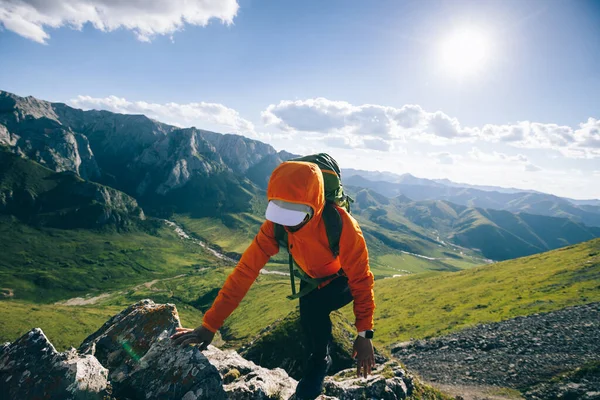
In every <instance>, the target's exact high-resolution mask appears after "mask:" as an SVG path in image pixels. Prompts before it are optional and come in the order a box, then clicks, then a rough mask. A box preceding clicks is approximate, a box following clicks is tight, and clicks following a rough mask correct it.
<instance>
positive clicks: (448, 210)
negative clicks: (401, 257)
mask: <svg viewBox="0 0 600 400" xmlns="http://www.w3.org/2000/svg"><path fill="white" fill-rule="evenodd" d="M348 189H349V190H350V191H351V193H352V194H353V195H354V197H355V203H354V205H353V210H354V213H355V214H356V215H359V216H361V217H362V218H365V219H368V220H369V221H372V222H374V223H376V224H377V225H378V226H380V227H382V228H385V229H389V230H392V231H397V232H407V233H410V234H411V235H412V236H415V237H421V238H422V239H425V240H433V239H432V238H431V237H425V236H423V233H420V232H437V234H438V238H437V241H438V242H439V243H444V242H451V243H453V244H455V245H458V246H461V247H465V248H469V249H477V250H479V251H481V253H482V254H483V255H484V256H485V257H486V258H489V259H492V260H506V259H510V258H515V257H522V256H528V255H531V254H535V253H540V252H543V251H547V250H551V249H555V248H559V247H563V246H567V245H569V244H575V243H579V242H583V241H587V240H591V239H594V238H596V237H600V228H597V227H589V226H586V225H583V224H581V223H577V222H574V221H571V220H569V219H566V218H558V217H549V216H542V215H535V214H528V213H524V212H520V213H512V212H509V211H504V210H494V209H482V208H476V207H467V206H463V205H458V204H455V203H451V202H449V201H445V200H426V201H412V200H411V199H409V198H407V197H406V196H402V195H400V196H397V197H395V198H393V199H390V198H387V197H385V196H383V195H381V194H379V193H377V192H375V191H373V190H372V189H360V188H357V187H352V186H349V187H348ZM366 233H369V230H368V229H367V230H366ZM428 235H429V236H431V233H429V234H428ZM396 247H398V246H396Z"/></svg>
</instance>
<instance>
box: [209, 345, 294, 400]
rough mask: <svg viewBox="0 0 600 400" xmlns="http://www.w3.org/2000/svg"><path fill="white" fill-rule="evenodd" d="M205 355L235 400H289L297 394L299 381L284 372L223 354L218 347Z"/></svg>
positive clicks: (235, 355)
mask: <svg viewBox="0 0 600 400" xmlns="http://www.w3.org/2000/svg"><path fill="white" fill-rule="evenodd" d="M204 354H205V355H206V357H207V358H208V359H209V360H210V362H211V364H213V365H214V366H215V367H217V369H218V370H219V372H220V373H221V376H222V377H223V378H224V380H225V385H224V388H225V391H226V392H227V394H228V396H229V398H230V399H231V400H253V399H257V400H262V399H264V400H267V399H276V398H281V399H288V398H289V397H290V396H292V395H293V394H294V392H295V390H296V385H297V381H296V380H294V379H293V378H290V377H289V376H288V374H287V372H285V371H284V370H283V369H281V368H274V369H267V368H263V367H260V366H258V365H256V364H254V363H253V362H252V361H248V360H246V359H244V358H242V356H240V355H239V354H238V353H236V352H235V351H232V350H230V351H221V350H219V349H217V348H216V347H214V346H209V348H208V350H206V351H205V352H204Z"/></svg>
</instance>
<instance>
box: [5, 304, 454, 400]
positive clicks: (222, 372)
mask: <svg viewBox="0 0 600 400" xmlns="http://www.w3.org/2000/svg"><path fill="white" fill-rule="evenodd" d="M179 326H180V322H179V316H178V314H177V310H176V309H175V307H174V306H173V305H170V304H155V303H154V302H152V301H151V300H143V301H140V302H138V303H136V304H134V305H132V306H130V307H128V308H127V309H125V310H123V311H122V312H121V313H119V314H117V315H115V316H114V317H112V318H111V319H110V320H109V321H107V322H106V323H105V324H104V325H103V326H102V327H101V328H100V329H99V330H98V331H97V332H95V333H94V334H92V335H90V336H89V337H88V338H87V339H86V340H85V341H84V343H83V344H82V345H81V346H80V347H79V349H78V350H75V349H74V348H71V349H70V350H68V351H66V352H64V353H57V352H56V350H54V347H53V346H52V344H51V343H50V341H49V340H48V338H46V336H45V335H44V334H43V332H42V330H41V329H38V328H36V329H33V330H32V331H30V332H29V333H27V334H25V335H24V336H22V337H21V338H20V339H18V340H17V341H15V342H14V343H6V344H4V345H2V346H1V347H0V393H2V394H3V395H6V396H7V398H10V399H23V400H26V399H35V398H50V399H65V400H70V399H111V400H145V399H161V400H163V399H164V400H167V399H169V400H171V399H182V400H200V399H207V400H208V399H210V400H219V399H227V398H228V399H233V400H250V399H264V400H267V399H293V397H294V396H293V394H294V391H295V388H296V384H297V381H295V380H294V379H292V378H290V377H289V376H288V374H287V373H286V372H285V371H284V370H283V369H281V368H274V369H267V368H263V367H259V366H257V365H256V364H254V363H253V362H251V361H247V360H245V359H244V358H242V357H241V356H240V355H239V354H237V353H236V352H234V351H221V350H219V349H217V348H216V347H213V346H210V347H209V349H208V350H207V351H205V352H204V353H202V352H200V351H199V350H198V348H197V347H196V346H187V347H174V346H172V345H171V341H170V339H169V336H170V335H172V334H173V333H174V332H175V328H176V327H179ZM355 374H356V372H355V370H354V369H350V370H345V371H341V372H339V373H338V374H336V375H334V376H332V377H329V378H327V380H326V383H325V389H324V395H323V396H321V397H320V399H322V400H325V399H330V400H332V399H342V400H354V399H360V398H362V399H385V400H395V399H405V398H415V399H418V398H422V399H437V398H440V399H441V398H443V397H442V396H441V395H439V394H436V393H434V392H433V391H431V390H430V389H427V388H425V387H424V386H423V385H421V384H420V383H419V382H418V381H417V380H416V379H415V378H414V377H413V376H412V375H410V374H408V373H407V372H406V371H405V370H404V369H403V368H402V366H400V365H399V364H398V363H396V362H388V363H385V364H382V365H379V366H378V368H377V369H376V370H375V371H374V374H373V375H372V376H370V377H369V378H368V379H364V378H356V377H355V376H356V375H355Z"/></svg>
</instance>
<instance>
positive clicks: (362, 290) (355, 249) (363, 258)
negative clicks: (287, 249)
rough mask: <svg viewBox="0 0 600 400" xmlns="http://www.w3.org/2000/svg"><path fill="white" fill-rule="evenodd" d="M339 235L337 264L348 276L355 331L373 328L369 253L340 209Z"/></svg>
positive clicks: (357, 230) (355, 225)
mask: <svg viewBox="0 0 600 400" xmlns="http://www.w3.org/2000/svg"><path fill="white" fill-rule="evenodd" d="M340 215H341V217H342V236H341V238H340V263H341V264H342V268H343V270H344V272H345V273H346V276H347V277H348V285H349V286H350V291H351V292H352V297H353V298H354V316H355V317H356V323H355V325H356V330H357V331H358V332H362V331H366V330H372V329H373V313H374V311H375V297H374V294H373V286H374V278H373V273H372V272H371V270H370V268H369V253H368V251H367V244H366V243H365V238H364V237H363V234H362V231H361V229H360V226H358V222H356V220H355V219H354V218H353V217H352V216H350V215H349V214H348V213H346V212H345V211H344V210H340Z"/></svg>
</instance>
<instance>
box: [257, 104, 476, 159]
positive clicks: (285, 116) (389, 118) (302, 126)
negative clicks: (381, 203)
mask: <svg viewBox="0 0 600 400" xmlns="http://www.w3.org/2000/svg"><path fill="white" fill-rule="evenodd" d="M262 118H263V122H264V123H265V124H266V125H272V126H276V127H277V128H279V129H280V130H282V131H287V132H294V131H296V132H308V133H321V134H323V133H327V134H335V135H339V134H344V135H351V136H357V137H360V138H362V139H364V140H365V141H366V142H365V144H366V145H367V146H375V147H376V148H377V149H379V150H383V149H384V148H387V149H388V150H389V149H391V148H392V146H391V145H390V141H391V140H397V139H403V140H404V139H407V138H409V137H410V138H413V139H417V140H421V141H426V142H431V143H435V144H439V143H446V142H448V141H461V140H464V139H470V138H474V137H475V136H476V135H477V134H478V132H477V131H476V130H473V129H468V128H463V127H461V125H460V123H459V122H458V120H456V119H455V118H451V117H449V116H448V115H446V114H444V113H442V112H441V111H437V112H435V113H428V112H426V111H424V110H423V109H422V108H421V107H420V106H418V105H411V104H409V105H405V106H403V107H401V108H394V107H386V106H381V105H374V104H364V105H361V106H354V105H352V104H350V103H348V102H345V101H333V100H328V99H325V98H322V97H319V98H316V99H307V100H296V101H290V100H283V101H281V102H279V104H271V105H269V106H268V107H267V109H266V110H265V111H263V112H262ZM367 142H368V144H367Z"/></svg>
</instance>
